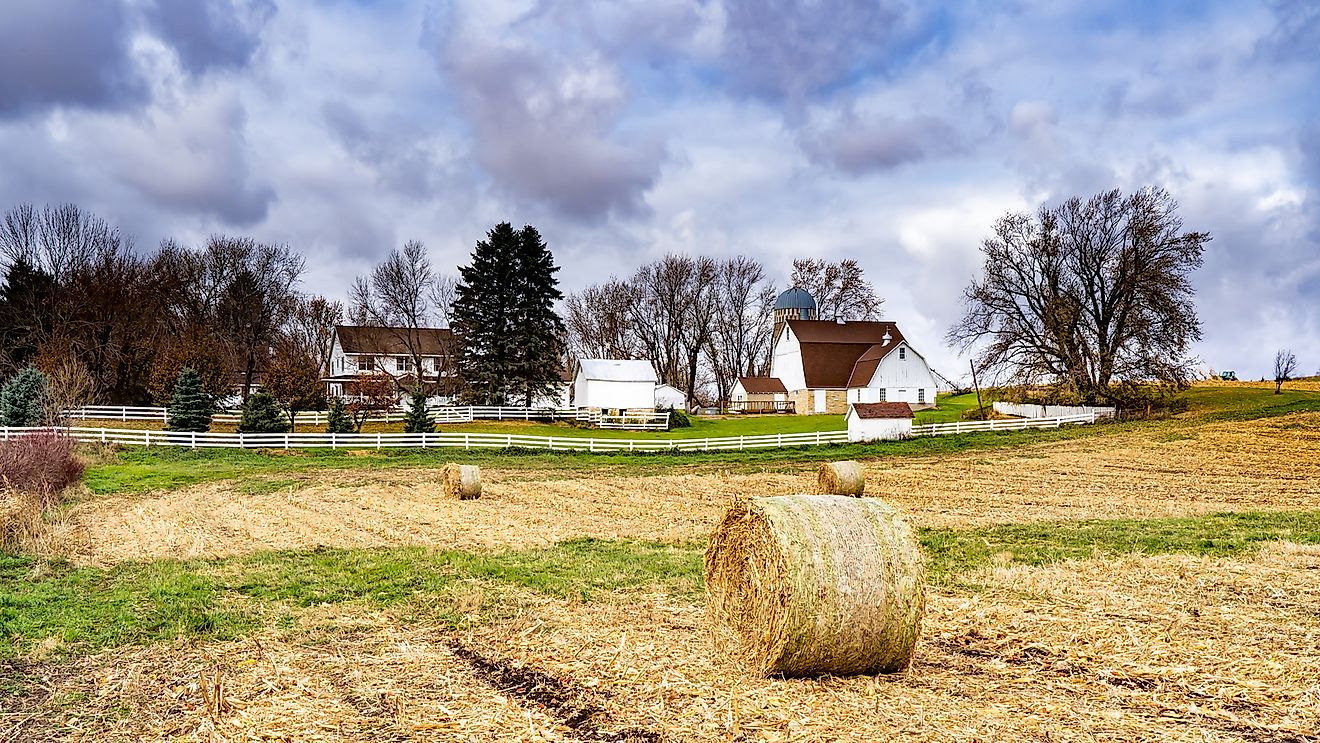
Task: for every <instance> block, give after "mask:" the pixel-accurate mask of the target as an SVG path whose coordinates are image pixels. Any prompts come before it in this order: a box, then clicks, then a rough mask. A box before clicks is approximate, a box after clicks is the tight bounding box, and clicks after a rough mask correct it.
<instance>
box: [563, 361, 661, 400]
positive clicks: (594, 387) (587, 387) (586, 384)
mask: <svg viewBox="0 0 1320 743" xmlns="http://www.w3.org/2000/svg"><path fill="white" fill-rule="evenodd" d="M573 386H574V388H575V389H576V397H575V398H574V400H573V406H574V407H578V408H647V409H650V408H654V407H655V382H647V381H640V382H619V381H614V380H603V379H587V378H586V375H584V374H583V373H582V372H581V371H580V370H579V371H578V375H577V378H576V381H575V382H574V384H573Z"/></svg>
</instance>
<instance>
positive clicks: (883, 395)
mask: <svg viewBox="0 0 1320 743" xmlns="http://www.w3.org/2000/svg"><path fill="white" fill-rule="evenodd" d="M884 401H885V388H884V387H881V388H880V397H879V398H878V399H877V400H876V402H884Z"/></svg>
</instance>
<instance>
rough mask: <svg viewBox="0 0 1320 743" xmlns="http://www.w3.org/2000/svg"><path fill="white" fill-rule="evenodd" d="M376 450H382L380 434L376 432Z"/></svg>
mask: <svg viewBox="0 0 1320 743" xmlns="http://www.w3.org/2000/svg"><path fill="white" fill-rule="evenodd" d="M376 451H380V434H376Z"/></svg>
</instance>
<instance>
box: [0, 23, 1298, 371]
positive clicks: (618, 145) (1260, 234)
mask: <svg viewBox="0 0 1320 743" xmlns="http://www.w3.org/2000/svg"><path fill="white" fill-rule="evenodd" d="M935 5H939V4H936V3H926V2H917V1H916V0H914V1H913V2H898V1H892V0H873V1H872V2H846V1H844V0H814V1H812V0H801V1H800V2H785V1H784V0H761V1H759V2H753V1H752V0H610V1H603V2H586V1H585V0H572V1H570V0H542V1H540V2H536V1H533V0H528V1H526V2H498V1H495V0H485V1H481V0H477V1H474V2H468V1H467V0H452V1H450V2H445V1H444V0H375V1H373V0H5V2H4V6H5V7H4V14H3V17H2V18H0V153H3V154H2V155H0V157H2V158H3V159H2V160H0V208H8V206H10V205H12V204H15V203H18V202H22V201H30V202H34V203H37V204H44V203H62V202H76V203H78V204H81V205H82V206H84V207H87V208H90V209H92V210H93V211H95V212H97V213H99V214H100V215H102V216H104V217H106V218H108V219H110V220H111V221H113V222H115V223H117V224H119V225H120V226H121V228H122V229H123V230H124V231H125V232H128V233H130V234H131V235H132V236H133V237H134V238H135V240H136V242H137V244H138V245H139V246H145V247H151V246H154V245H155V244H156V243H157V242H159V241H160V240H161V239H162V238H163V237H167V236H169V237H175V238H178V239H181V240H184V241H187V242H200V241H202V240H204V239H205V237H206V236H207V235H208V234H211V233H217V232H224V233H231V234H232V233H239V234H249V235H252V236H254V237H256V238H258V239H260V240H264V241H274V242H287V243H289V244H290V245H292V246H294V247H296V248H297V249H299V250H300V251H302V252H303V253H304V254H306V255H307V256H308V269H309V270H308V274H307V278H306V287H305V288H306V289H308V290H310V291H314V292H319V293H324V294H327V295H331V296H342V295H343V294H344V292H345V291H346V289H347V287H348V285H349V283H350V282H351V280H352V278H353V277H354V276H355V275H358V274H360V273H363V272H364V271H366V270H367V269H368V268H369V266H370V265H371V264H373V263H374V262H376V261H378V260H379V259H380V258H381V257H382V256H383V255H384V254H386V253H387V252H388V251H389V250H390V249H391V248H394V247H398V246H399V245H401V244H402V243H403V241H405V240H407V239H410V238H415V239H420V240H422V241H424V242H425V243H426V244H427V246H428V247H429V249H430V251H431V256H432V258H433V260H434V261H435V262H436V264H437V265H439V266H442V267H444V268H445V269H447V270H449V269H451V267H453V266H456V265H457V264H459V263H460V262H463V261H464V260H465V258H466V256H467V254H468V252H470V250H471V248H472V245H473V243H474V242H475V241H476V240H477V239H478V238H479V237H480V236H481V235H483V234H484V232H485V230H486V229H487V228H489V227H490V226H491V225H492V224H494V223H495V222H498V221H503V220H509V221H512V222H514V223H515V224H523V223H531V224H535V225H537V226H538V227H539V228H540V229H541V231H542V233H543V234H544V235H545V236H546V237H547V239H548V241H549V242H550V244H551V248H552V249H553V250H554V252H555V254H556V256H557V258H558V260H559V262H560V264H561V265H562V266H563V267H564V270H563V272H562V274H561V275H562V278H563V282H564V284H565V288H568V289H573V288H577V287H580V286H582V285H585V284H588V283H592V282H595V281H599V280H602V279H605V278H607V277H608V276H609V275H610V274H611V273H620V274H626V273H629V272H631V270H632V269H633V268H635V267H636V266H637V265H638V264H640V263H643V262H645V261H648V260H651V259H654V258H656V257H659V256H661V255H663V254H665V253H666V252H671V251H678V252H690V253H705V254H713V255H731V254H736V253H745V254H749V255H754V256H757V257H759V258H760V259H761V260H763V261H764V262H765V263H766V264H767V266H768V267H769V268H770V269H771V270H772V271H773V272H775V273H776V274H777V275H778V276H779V278H781V279H783V278H785V277H786V276H787V272H788V269H789V266H790V262H791V260H792V259H793V258H794V257H805V256H818V257H826V258H845V257H851V258H856V259H858V260H859V261H861V263H862V265H863V267H864V268H865V269H866V271H867V273H868V275H869V276H870V277H871V279H872V280H873V281H874V283H875V284H876V285H877V287H878V288H879V290H880V292H881V294H882V295H883V296H884V297H885V298H886V299H887V303H886V315H887V316H888V318H890V319H893V320H896V321H898V322H899V323H900V324H901V325H902V326H903V327H904V332H905V334H907V335H908V336H909V337H911V338H912V339H914V342H915V343H916V344H917V345H918V346H919V347H920V348H921V349H922V350H923V351H924V352H925V353H926V354H927V355H928V356H929V357H930V358H931V359H932V360H933V362H934V364H935V366H936V367H937V368H939V369H941V370H942V371H945V372H946V373H947V374H950V375H951V376H957V373H958V371H959V370H960V369H961V367H963V366H965V362H964V361H962V360H960V359H958V358H957V357H956V356H955V355H954V354H953V353H952V352H951V351H950V350H949V349H946V348H944V347H943V343H942V340H941V338H942V336H943V334H944V331H945V329H946V328H947V327H948V326H949V324H950V323H951V322H952V321H953V320H954V318H955V317H956V316H957V314H958V312H959V301H958V295H959V292H960V290H961V289H962V287H963V286H964V285H965V284H966V283H967V282H968V280H969V279H970V278H971V277H972V275H973V274H974V272H975V271H976V270H977V268H978V265H979V260H978V243H979V241H980V239H981V238H982V237H984V236H985V235H986V234H987V232H988V230H989V228H990V225H991V224H992V222H993V221H994V219H995V218H996V217H998V216H1000V215H1002V214H1003V213H1005V212H1007V211H1009V210H1030V209H1034V208H1035V207H1036V206H1037V205H1039V204H1041V203H1043V202H1053V201H1057V200H1059V199H1062V198H1065V197H1067V196H1070V195H1074V194H1077V195H1088V194H1091V193H1094V192H1096V191H1099V190H1103V189H1109V188H1114V187H1118V188H1123V189H1125V190H1126V189H1132V188H1136V187H1139V186H1143V185H1159V186H1163V187H1165V188H1166V189H1168V190H1169V191H1171V192H1172V193H1173V194H1174V196H1175V197H1176V198H1177V199H1178V200H1179V202H1180V203H1181V205H1182V210H1181V211H1182V214H1183V217H1184V220H1185V223H1186V227H1187V228H1188V229H1196V230H1205V231H1209V232H1211V233H1212V234H1213V235H1214V241H1213V242H1212V243H1210V245H1209V249H1208V253H1207V256H1206V262H1205V266H1204V268H1203V269H1202V270H1201V271H1200V272H1199V274H1198V276H1197V285H1198V288H1199V296H1198V305H1199V308H1200V313H1201V317H1202V319H1203V320H1204V322H1205V334H1206V339H1205V342H1204V343H1203V344H1201V346H1200V347H1199V348H1198V349H1197V352H1198V353H1199V354H1200V356H1201V357H1202V358H1203V359H1204V360H1205V362H1206V364H1207V365H1208V366H1212V367H1214V368H1215V369H1225V368H1231V369H1237V370H1238V371H1239V372H1240V373H1241V372H1245V373H1247V374H1251V375H1254V376H1260V375H1263V374H1265V373H1266V372H1267V371H1268V368H1267V367H1268V366H1269V364H1270V361H1271V358H1272V354H1273V351H1274V349H1275V348H1277V347H1280V346H1291V347H1292V348H1294V349H1295V350H1296V351H1297V353H1298V356H1299V358H1300V360H1301V363H1302V366H1303V371H1306V372H1308V373H1309V372H1313V371H1315V370H1316V369H1317V368H1320V53H1317V51H1316V50H1317V49H1320V4H1318V3H1317V2H1314V1H1313V0H1300V1H1292V2H1290V1H1287V0H1283V1H1280V2H1251V1H1250V0H1225V1H1223V2H1188V3H1175V2H1167V3H1159V2H1150V1H1149V0H1131V1H1129V2H1104V1H1103V0H1100V1H1099V2H1078V3H1073V5H1074V7H1073V8H1072V9H1067V8H1065V7H1064V6H1065V5H1066V4H1065V3H1061V2H1054V1H1053V0H1019V1H1018V2H1010V3H999V2H993V3H992V2H975V1H969V2H963V3H957V2H955V3H949V4H947V5H944V7H942V8H940V9H934V10H933V9H931V6H935Z"/></svg>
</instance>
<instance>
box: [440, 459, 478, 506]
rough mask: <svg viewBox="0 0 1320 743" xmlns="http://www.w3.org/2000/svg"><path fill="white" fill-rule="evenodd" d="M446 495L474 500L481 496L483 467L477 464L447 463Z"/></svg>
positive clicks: (445, 473)
mask: <svg viewBox="0 0 1320 743" xmlns="http://www.w3.org/2000/svg"><path fill="white" fill-rule="evenodd" d="M444 480H445V497H447V498H457V499H458V500H472V499H474V498H480V497H481V469H480V468H479V467H477V465H475V464H454V463H452V462H451V463H449V464H446V465H445V469H444Z"/></svg>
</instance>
